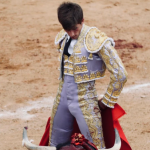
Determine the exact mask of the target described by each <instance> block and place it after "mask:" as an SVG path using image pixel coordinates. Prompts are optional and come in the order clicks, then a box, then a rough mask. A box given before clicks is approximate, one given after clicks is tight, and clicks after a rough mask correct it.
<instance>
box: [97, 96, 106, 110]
mask: <svg viewBox="0 0 150 150" xmlns="http://www.w3.org/2000/svg"><path fill="white" fill-rule="evenodd" d="M102 100H103V99H102V98H101V99H100V100H99V101H98V106H99V108H100V110H104V109H105V108H106V107H107V106H106V105H104V104H103V103H102V102H101V101H102Z"/></svg>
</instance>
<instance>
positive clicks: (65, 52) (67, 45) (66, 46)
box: [64, 38, 72, 57]
mask: <svg viewBox="0 0 150 150" xmlns="http://www.w3.org/2000/svg"><path fill="white" fill-rule="evenodd" d="M71 40H72V39H71V38H70V39H69V40H68V42H66V44H65V47H64V54H65V55H67V56H68V57H69V56H70V54H69V53H68V48H69V45H70V43H71Z"/></svg>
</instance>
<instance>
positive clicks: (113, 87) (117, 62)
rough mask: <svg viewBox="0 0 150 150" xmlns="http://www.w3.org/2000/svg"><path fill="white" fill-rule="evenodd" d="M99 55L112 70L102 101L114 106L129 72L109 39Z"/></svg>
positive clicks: (111, 106) (109, 69) (110, 70)
mask: <svg viewBox="0 0 150 150" xmlns="http://www.w3.org/2000/svg"><path fill="white" fill-rule="evenodd" d="M98 55H99V56H100V57H101V58H102V60H103V61H104V63H105V65H106V68H107V69H108V71H109V72H110V83H109V85H108V88H107V90H106V92H105V94H104V97H103V99H102V103H103V104H104V105H106V106H108V107H110V108H114V105H115V103H116V102H117V99H118V97H119V95H120V93H121V91H122V89H123V86H124V84H125V83H126V81H127V72H126V70H125V68H124V65H123V63H122V61H121V59H120V58H119V56H118V54H117V51H116V50H115V48H114V47H113V46H112V45H111V42H110V41H107V42H106V43H105V44H104V46H103V48H102V49H101V50H100V51H99V52H98Z"/></svg>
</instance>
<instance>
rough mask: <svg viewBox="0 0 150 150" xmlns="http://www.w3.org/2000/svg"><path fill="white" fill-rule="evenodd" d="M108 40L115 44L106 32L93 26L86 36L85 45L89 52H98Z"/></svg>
mask: <svg viewBox="0 0 150 150" xmlns="http://www.w3.org/2000/svg"><path fill="white" fill-rule="evenodd" d="M106 41H111V43H112V45H113V46H114V44H115V43H114V41H113V39H112V38H108V37H107V35H106V34H105V33H104V32H101V31H100V30H99V29H97V28H96V27H91V28H90V29H89V30H88V31H87V33H86V35H85V38H84V46H85V48H86V49H87V51H88V52H89V53H96V52H98V51H99V50H101V48H102V47H103V46H104V44H105V42H106Z"/></svg>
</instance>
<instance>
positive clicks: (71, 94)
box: [49, 2, 127, 149]
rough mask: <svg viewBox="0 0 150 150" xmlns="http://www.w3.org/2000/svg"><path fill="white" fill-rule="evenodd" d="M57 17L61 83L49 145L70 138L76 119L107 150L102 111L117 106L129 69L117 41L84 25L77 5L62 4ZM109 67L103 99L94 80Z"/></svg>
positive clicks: (85, 132) (55, 102) (89, 135)
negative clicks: (116, 44)
mask: <svg viewBox="0 0 150 150" xmlns="http://www.w3.org/2000/svg"><path fill="white" fill-rule="evenodd" d="M58 20H59V22H60V24H61V25H62V27H63V29H62V30H61V31H60V32H59V33H58V34H57V36H56V38H55V44H56V45H57V46H58V51H59V52H60V55H59V61H60V77H59V79H60V83H59V88H58V92H57V96H56V98H55V100H54V104H53V109H52V115H51V121H50V132H49V145H50V146H56V145H57V144H59V143H65V142H67V141H69V139H70V136H71V133H72V129H73V122H74V119H76V122H77V124H78V127H79V129H80V131H81V133H82V134H83V135H84V137H85V138H86V139H88V140H89V141H91V142H92V143H94V144H95V145H96V146H97V148H101V149H105V142H104V138H103V129H102V120H101V113H99V112H100V110H101V111H103V109H105V108H106V107H109V108H112V109H113V108H114V105H115V104H116V103H117V99H118V97H119V95H120V93H121V91H122V89H123V86H124V84H125V82H126V81H127V72H126V70H125V67H124V65H123V63H122V61H121V59H120V58H119V55H118V54H117V51H116V50H115V48H114V46H115V42H114V40H113V39H112V38H109V37H107V35H106V34H105V33H104V32H102V31H100V30H99V29H98V28H96V27H89V26H87V25H85V24H84V18H83V11H82V8H81V7H80V6H79V5H78V4H75V3H71V2H64V3H62V4H61V5H60V6H59V7H58ZM106 69H107V70H108V71H109V72H110V82H109V84H108V87H107V89H106V92H105V93H104V96H103V98H102V99H101V100H98V95H97V92H96V89H95V80H97V79H102V78H103V77H104V75H105V71H106ZM99 86H103V85H99Z"/></svg>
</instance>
